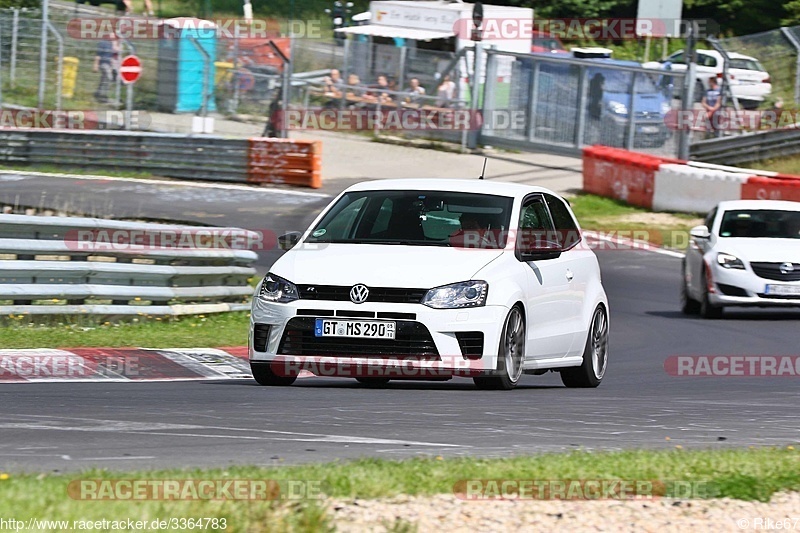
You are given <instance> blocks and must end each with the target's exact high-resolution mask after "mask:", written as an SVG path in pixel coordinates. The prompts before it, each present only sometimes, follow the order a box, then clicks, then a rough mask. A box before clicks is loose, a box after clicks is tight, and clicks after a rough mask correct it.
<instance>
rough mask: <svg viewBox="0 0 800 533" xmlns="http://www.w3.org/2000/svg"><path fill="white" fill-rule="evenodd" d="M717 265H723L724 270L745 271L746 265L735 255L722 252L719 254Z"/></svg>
mask: <svg viewBox="0 0 800 533" xmlns="http://www.w3.org/2000/svg"><path fill="white" fill-rule="evenodd" d="M717 263H719V264H720V265H722V268H733V269H737V270H744V263H743V262H742V260H741V259H739V258H738V257H736V256H735V255H731V254H726V253H721V252H720V253H718V254H717Z"/></svg>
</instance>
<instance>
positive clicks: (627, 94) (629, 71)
mask: <svg viewBox="0 0 800 533" xmlns="http://www.w3.org/2000/svg"><path fill="white" fill-rule="evenodd" d="M488 57H489V58H488V61H487V74H486V82H487V85H486V92H485V95H486V101H485V102H484V105H483V116H484V125H483V130H482V133H481V139H482V140H483V142H484V143H487V144H497V145H510V146H513V147H517V148H523V149H525V148H527V149H536V148H538V149H542V148H545V149H551V150H559V149H560V150H563V151H565V152H570V153H574V152H576V151H577V150H578V149H580V148H581V147H582V146H585V145H592V144H603V145H607V146H617V147H622V148H628V149H632V150H637V151H643V152H649V153H656V154H664V155H675V154H676V153H677V149H678V146H677V145H678V134H679V132H678V131H677V130H676V128H675V127H674V126H672V127H671V124H672V122H673V121H674V117H675V115H676V113H677V112H678V110H679V109H680V101H679V100H677V99H676V97H677V95H678V92H679V90H680V87H682V84H683V75H682V74H680V73H677V72H670V71H657V70H650V69H644V68H641V67H640V66H638V64H637V63H634V62H621V61H620V62H609V61H605V60H578V59H571V58H556V57H550V56H545V55H525V54H510V53H503V52H496V51H491V50H490V51H489V53H488ZM503 71H510V75H509V76H502V75H499V73H500V72H503Z"/></svg>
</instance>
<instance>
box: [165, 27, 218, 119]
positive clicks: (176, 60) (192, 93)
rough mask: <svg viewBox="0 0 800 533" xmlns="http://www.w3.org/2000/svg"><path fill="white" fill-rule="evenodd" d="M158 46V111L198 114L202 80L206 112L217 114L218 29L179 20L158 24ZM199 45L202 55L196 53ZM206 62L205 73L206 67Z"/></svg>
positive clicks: (201, 98) (201, 94)
mask: <svg viewBox="0 0 800 533" xmlns="http://www.w3.org/2000/svg"><path fill="white" fill-rule="evenodd" d="M160 29H161V31H160V33H159V36H160V39H159V46H158V84H157V85H158V91H157V92H158V109H159V110H160V111H166V112H169V113H200V111H201V110H202V108H203V87H204V84H203V81H204V78H205V75H206V74H207V75H208V78H207V84H206V85H205V87H206V91H207V93H208V97H207V98H208V100H207V111H209V112H210V111H216V109H217V106H216V103H215V99H214V79H215V77H214V76H215V73H214V62H215V61H216V59H217V26H216V24H214V23H213V22H211V21H209V20H202V19H196V18H191V17H179V18H173V19H168V20H165V21H163V22H162V23H161V28H160ZM196 45H199V46H200V47H201V48H202V49H203V51H204V52H205V53H206V54H208V59H206V57H205V54H204V53H203V52H201V51H200V50H198V47H197V46H196ZM206 62H208V71H207V72H206V71H205V68H206V67H205V65H206Z"/></svg>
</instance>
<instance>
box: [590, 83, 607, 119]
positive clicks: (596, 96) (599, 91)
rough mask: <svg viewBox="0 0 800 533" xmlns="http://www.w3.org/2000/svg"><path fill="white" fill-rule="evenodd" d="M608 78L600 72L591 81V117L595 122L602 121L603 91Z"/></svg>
mask: <svg viewBox="0 0 800 533" xmlns="http://www.w3.org/2000/svg"><path fill="white" fill-rule="evenodd" d="M605 83H606V77H605V76H603V75H602V74H600V73H599V72H598V73H597V74H595V75H594V76H592V79H591V80H589V116H590V117H592V118H593V119H595V120H600V116H601V115H602V112H603V90H604V88H605Z"/></svg>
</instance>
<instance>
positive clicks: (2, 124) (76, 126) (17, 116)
mask: <svg viewBox="0 0 800 533" xmlns="http://www.w3.org/2000/svg"><path fill="white" fill-rule="evenodd" d="M126 113H127V112H126V111H118V110H113V109H109V110H91V109H89V110H69V111H60V110H53V109H0V128H2V129H57V130H97V129H100V130H103V129H112V130H113V129H122V128H123V127H124V126H125V121H126V116H127V120H128V124H129V126H130V127H131V128H133V129H147V128H148V127H149V126H150V123H151V122H152V117H151V116H150V115H149V114H148V113H147V112H145V111H135V110H134V111H131V112H130V114H127V115H126Z"/></svg>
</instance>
